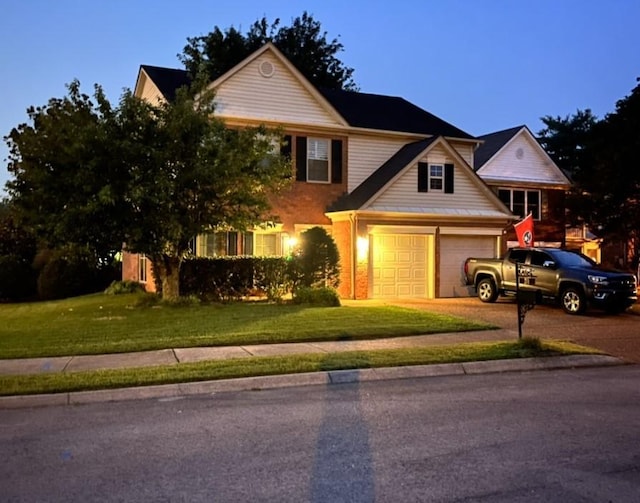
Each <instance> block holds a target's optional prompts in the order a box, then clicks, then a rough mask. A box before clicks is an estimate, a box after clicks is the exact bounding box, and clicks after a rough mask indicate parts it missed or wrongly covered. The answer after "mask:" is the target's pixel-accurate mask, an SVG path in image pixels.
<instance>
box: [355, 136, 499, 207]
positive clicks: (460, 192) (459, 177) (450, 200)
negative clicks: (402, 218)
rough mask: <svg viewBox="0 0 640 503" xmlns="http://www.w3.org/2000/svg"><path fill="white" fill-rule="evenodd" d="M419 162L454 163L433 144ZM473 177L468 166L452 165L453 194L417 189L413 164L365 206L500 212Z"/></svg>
mask: <svg viewBox="0 0 640 503" xmlns="http://www.w3.org/2000/svg"><path fill="white" fill-rule="evenodd" d="M421 161H423V162H430V163H442V164H444V163H452V164H455V162H454V160H453V159H452V158H451V157H450V156H449V155H448V154H447V152H446V151H445V149H444V148H442V147H440V146H436V147H434V148H433V149H432V150H431V151H429V153H428V155H427V156H426V157H424V158H423V159H421ZM474 176H475V175H474V174H473V173H471V172H470V171H469V170H468V169H465V168H463V167H461V166H459V165H455V167H454V193H453V194H445V193H444V192H436V191H429V192H418V166H417V164H414V165H412V166H411V167H409V168H408V169H406V170H405V171H404V172H403V173H401V174H400V175H399V177H398V178H396V179H395V180H394V181H392V182H391V184H390V186H389V187H387V189H386V190H384V191H383V192H382V194H380V196H379V197H378V198H377V199H375V200H374V201H372V203H371V204H370V205H369V206H368V207H367V209H369V210H379V211H403V212H409V213H436V214H437V213H464V212H467V211H469V212H475V213H482V214H484V215H488V214H492V213H493V212H500V210H499V209H498V207H497V206H496V205H495V204H494V202H492V201H491V200H490V199H489V198H488V196H487V195H486V194H485V193H484V192H483V191H482V190H481V189H480V186H479V185H478V183H479V181H476V180H474ZM500 213H501V212H500Z"/></svg>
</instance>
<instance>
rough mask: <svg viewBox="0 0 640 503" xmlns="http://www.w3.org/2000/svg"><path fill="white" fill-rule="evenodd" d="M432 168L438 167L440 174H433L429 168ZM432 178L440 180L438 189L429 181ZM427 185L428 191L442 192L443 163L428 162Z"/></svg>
mask: <svg viewBox="0 0 640 503" xmlns="http://www.w3.org/2000/svg"><path fill="white" fill-rule="evenodd" d="M432 168H440V171H441V173H442V174H441V175H438V176H434V175H433V174H432V173H431V169H432ZM432 180H440V188H439V189H437V188H434V187H433V186H432V185H431V181H432ZM427 187H428V189H429V192H444V164H441V163H437V162H434V163H431V162H430V163H429V179H428V186H427Z"/></svg>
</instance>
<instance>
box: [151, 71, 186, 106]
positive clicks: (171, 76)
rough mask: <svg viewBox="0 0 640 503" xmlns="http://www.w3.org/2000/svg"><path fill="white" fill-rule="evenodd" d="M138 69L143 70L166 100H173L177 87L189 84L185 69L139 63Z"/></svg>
mask: <svg viewBox="0 0 640 503" xmlns="http://www.w3.org/2000/svg"><path fill="white" fill-rule="evenodd" d="M140 69H141V70H144V72H145V73H146V74H147V75H148V76H149V78H150V79H151V80H152V81H153V83H154V84H155V85H156V87H157V88H158V90H159V91H160V92H161V93H162V96H164V98H165V99H166V100H167V101H173V100H174V99H175V97H176V91H177V90H178V89H180V88H181V87H183V86H188V85H190V84H191V77H190V76H189V73H187V71H186V70H178V69H174V68H163V67H161V66H151V65H140Z"/></svg>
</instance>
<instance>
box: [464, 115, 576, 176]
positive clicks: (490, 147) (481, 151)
mask: <svg viewBox="0 0 640 503" xmlns="http://www.w3.org/2000/svg"><path fill="white" fill-rule="evenodd" d="M519 136H522V137H525V138H528V139H529V141H530V142H531V144H532V146H533V148H534V149H535V150H536V151H537V152H538V153H539V154H540V156H541V158H544V159H545V160H546V164H547V165H548V167H549V169H550V171H549V172H548V173H547V174H550V175H551V176H552V178H551V179H545V180H536V182H538V183H545V184H549V183H551V184H554V185H557V186H558V187H560V186H570V185H571V180H569V178H568V177H567V175H566V174H565V173H564V172H563V171H562V170H561V169H560V168H559V167H558V165H557V164H556V163H555V162H554V161H553V159H551V157H550V156H549V154H548V153H547V151H546V150H545V149H544V148H543V147H542V145H541V144H540V142H539V141H538V139H537V138H536V137H535V136H534V135H533V133H532V132H531V130H530V129H529V128H528V127H527V126H516V127H513V128H509V129H504V130H502V131H496V132H495V133H489V134H486V135H482V136H479V137H478V139H479V140H484V143H483V144H482V145H480V146H479V147H478V148H477V149H476V152H475V155H474V162H473V169H474V171H475V172H477V173H478V174H479V175H480V176H481V177H482V178H485V179H486V178H491V176H489V175H488V173H484V171H486V169H487V168H485V166H488V165H489V164H490V162H491V161H493V160H494V159H497V157H498V156H499V155H500V153H501V152H504V151H506V150H507V148H508V146H509V145H510V144H511V143H512V142H515V141H516V137H519ZM483 168H484V169H483ZM481 169H482V171H480V170H481ZM501 178H502V177H501ZM529 181H530V180H529Z"/></svg>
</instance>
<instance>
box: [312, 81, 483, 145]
mask: <svg viewBox="0 0 640 503" xmlns="http://www.w3.org/2000/svg"><path fill="white" fill-rule="evenodd" d="M319 91H320V93H322V95H323V96H324V97H325V98H326V99H327V101H329V103H331V105H332V106H333V107H334V108H335V109H336V110H337V111H338V113H340V115H342V116H343V117H344V118H345V119H346V121H347V122H348V123H349V125H350V126H354V127H360V128H366V129H378V130H386V131H401V132H407V133H419V134H427V135H434V136H445V137H453V138H463V139H469V140H471V139H475V138H474V137H473V136H471V135H470V134H468V133H465V132H464V131H462V130H461V129H458V128H457V127H455V126H453V125H452V124H449V123H448V122H446V121H444V120H442V119H440V118H439V117H436V116H435V115H433V114H432V113H429V112H427V111H426V110H423V109H422V108H420V107H418V106H416V105H414V104H413V103H410V102H409V101H407V100H405V99H404V98H400V97H397V96H385V95H381V94H368V93H359V92H353V91H343V90H339V89H319Z"/></svg>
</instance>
